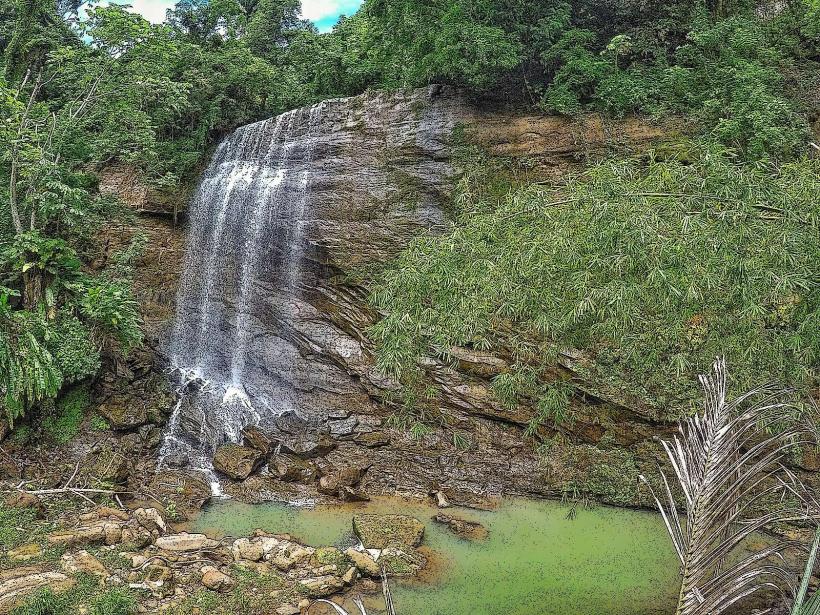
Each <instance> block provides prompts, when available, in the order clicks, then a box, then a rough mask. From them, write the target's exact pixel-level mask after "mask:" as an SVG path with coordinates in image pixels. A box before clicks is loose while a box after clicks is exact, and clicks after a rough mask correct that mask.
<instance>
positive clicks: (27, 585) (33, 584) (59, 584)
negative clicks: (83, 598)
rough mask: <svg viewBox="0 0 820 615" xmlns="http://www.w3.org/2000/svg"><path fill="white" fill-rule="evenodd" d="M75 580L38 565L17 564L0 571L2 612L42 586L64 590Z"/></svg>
mask: <svg viewBox="0 0 820 615" xmlns="http://www.w3.org/2000/svg"><path fill="white" fill-rule="evenodd" d="M72 585H74V580H73V579H72V578H70V577H69V576H67V575H65V574H63V573H62V572H53V571H43V570H42V569H40V568H36V567H24V566H17V567H15V568H12V569H11V570H7V571H2V572H0V613H8V612H9V611H11V610H12V609H13V608H14V607H15V606H17V605H19V604H20V603H22V602H23V601H24V600H25V599H26V598H27V597H28V596H30V595H31V594H33V593H34V592H36V591H37V590H39V589H40V588H42V587H46V586H48V587H50V588H52V589H53V590H54V591H62V590H65V589H68V588H69V587H71V586H72Z"/></svg>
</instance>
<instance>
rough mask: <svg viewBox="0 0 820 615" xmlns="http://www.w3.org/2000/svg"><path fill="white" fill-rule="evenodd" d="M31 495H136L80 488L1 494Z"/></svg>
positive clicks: (18, 490) (14, 490)
mask: <svg viewBox="0 0 820 615" xmlns="http://www.w3.org/2000/svg"><path fill="white" fill-rule="evenodd" d="M16 492H20V493H30V494H31V495H67V494H72V493H73V494H76V495H80V494H82V493H102V494H105V495H116V494H118V493H134V492H133V491H121V490H119V489H86V488H82V489H81V488H79V487H76V488H75V487H63V488H59V489H34V490H31V491H29V490H27V489H6V490H4V491H0V493H16Z"/></svg>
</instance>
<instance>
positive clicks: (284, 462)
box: [268, 455, 317, 484]
mask: <svg viewBox="0 0 820 615" xmlns="http://www.w3.org/2000/svg"><path fill="white" fill-rule="evenodd" d="M268 467H269V469H270V471H271V472H272V473H273V474H274V475H276V476H277V477H278V478H279V480H281V481H284V482H286V483H304V484H310V483H312V482H313V481H314V480H316V473H317V471H316V467H315V466H314V465H313V464H311V463H310V462H308V461H305V460H304V459H300V458H299V457H296V456H295V455H276V457H275V458H274V459H273V460H272V461H271V462H270V463H269V464H268Z"/></svg>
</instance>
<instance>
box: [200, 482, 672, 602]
mask: <svg viewBox="0 0 820 615" xmlns="http://www.w3.org/2000/svg"><path fill="white" fill-rule="evenodd" d="M360 512H368V513H383V514H386V513H401V514H408V515H412V516H415V517H417V518H418V519H420V520H422V521H423V522H425V524H426V528H427V529H426V532H425V538H424V546H425V554H426V555H427V556H428V558H429V560H430V565H429V566H428V570H427V571H426V572H425V573H424V574H423V575H422V577H421V578H420V579H417V580H399V579H395V580H394V582H393V584H392V587H393V590H394V595H395V596H394V597H395V602H396V607H397V610H398V614H399V615H502V614H503V615H656V614H657V615H660V614H663V613H670V612H672V611H673V610H674V605H675V599H676V597H677V593H676V579H677V560H676V558H675V555H674V553H673V551H672V548H671V546H670V544H669V539H668V537H667V536H666V533H665V530H664V528H663V526H662V523H661V520H660V518H659V517H658V516H657V515H654V514H651V513H647V512H640V511H632V510H621V509H615V508H608V507H597V508H593V509H580V508H579V509H578V510H577V515H576V516H575V517H574V518H573V519H568V518H567V512H568V508H567V507H566V506H564V505H561V504H559V503H557V502H547V501H529V500H509V501H505V502H504V503H503V504H502V505H501V506H500V507H499V508H498V510H495V511H492V512H489V511H475V510H464V509H456V508H452V509H448V510H447V511H446V512H447V513H448V514H452V515H457V516H460V517H462V518H467V519H472V520H476V521H480V522H481V523H482V524H484V526H485V527H487V529H488V530H489V537H488V538H487V539H485V540H482V541H475V542H471V541H466V540H462V539H460V538H458V537H456V536H454V535H453V534H451V533H450V532H449V531H448V530H447V529H445V528H444V527H442V526H440V525H438V524H436V523H433V522H432V521H431V520H430V518H431V516H432V515H434V514H435V513H436V512H437V510H436V509H435V508H433V507H432V506H428V505H426V504H424V503H417V502H408V501H405V500H398V499H395V498H393V499H391V498H384V499H376V500H374V501H372V502H368V503H365V504H361V505H344V506H333V507H317V508H313V509H308V508H294V507H290V506H286V505H282V504H264V505H248V504H241V503H238V502H232V501H228V502H220V503H217V504H214V505H212V506H210V507H209V508H207V509H206V510H205V511H204V512H203V514H202V515H201V516H200V517H199V518H198V519H197V520H196V521H195V523H194V530H195V531H204V532H207V533H209V534H212V535H228V536H240V535H245V534H248V533H250V532H251V531H253V530H254V529H255V528H262V529H265V530H268V531H270V532H277V533H289V534H291V535H293V536H294V537H295V538H297V539H299V540H300V541H302V542H304V543H306V544H309V545H313V546H323V545H332V544H335V545H337V546H342V547H344V546H348V545H350V544H353V543H354V542H355V540H354V539H353V536H352V533H351V520H352V517H353V515H354V514H356V513H360ZM373 605H374V606H377V605H378V601H374V602H373ZM316 612H317V613H319V610H318V609H317V611H316ZM354 612H355V611H354Z"/></svg>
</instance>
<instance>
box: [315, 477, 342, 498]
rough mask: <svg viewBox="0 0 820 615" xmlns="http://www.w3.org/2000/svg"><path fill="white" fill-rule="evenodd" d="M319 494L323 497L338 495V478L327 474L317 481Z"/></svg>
mask: <svg viewBox="0 0 820 615" xmlns="http://www.w3.org/2000/svg"><path fill="white" fill-rule="evenodd" d="M317 489H318V490H319V493H323V494H325V495H338V493H339V477H338V476H337V475H336V474H329V475H327V476H323V477H322V478H320V479H319V485H318V487H317Z"/></svg>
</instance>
